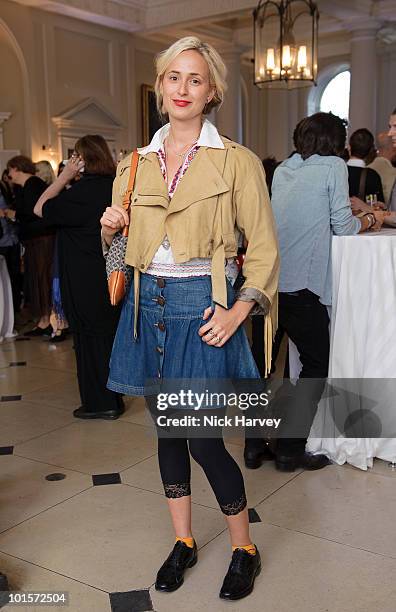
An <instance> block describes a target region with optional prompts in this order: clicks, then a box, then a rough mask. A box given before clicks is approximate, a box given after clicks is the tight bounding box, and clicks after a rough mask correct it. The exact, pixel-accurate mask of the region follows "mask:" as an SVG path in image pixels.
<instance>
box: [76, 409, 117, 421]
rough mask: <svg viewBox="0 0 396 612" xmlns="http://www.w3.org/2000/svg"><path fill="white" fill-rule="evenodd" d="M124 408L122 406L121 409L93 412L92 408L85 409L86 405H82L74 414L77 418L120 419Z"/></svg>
mask: <svg viewBox="0 0 396 612" xmlns="http://www.w3.org/2000/svg"><path fill="white" fill-rule="evenodd" d="M124 412H125V410H124V408H120V409H119V410H103V411H102V412H92V411H90V410H85V408H84V406H80V407H79V408H76V409H75V410H73V416H75V417H76V419H106V420H110V421H114V420H115V419H118V417H120V416H121V415H122V414H124Z"/></svg>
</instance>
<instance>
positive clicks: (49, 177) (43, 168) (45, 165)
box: [36, 159, 55, 185]
mask: <svg viewBox="0 0 396 612" xmlns="http://www.w3.org/2000/svg"><path fill="white" fill-rule="evenodd" d="M36 176H38V177H39V178H41V179H42V180H43V181H44V183H46V184H47V185H52V183H53V182H54V180H55V172H54V171H53V169H52V166H51V164H50V162H49V161H47V160H46V159H43V160H41V161H38V162H36Z"/></svg>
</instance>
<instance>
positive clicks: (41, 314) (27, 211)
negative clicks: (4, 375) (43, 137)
mask: <svg viewBox="0 0 396 612" xmlns="http://www.w3.org/2000/svg"><path fill="white" fill-rule="evenodd" d="M7 171H8V175H9V177H10V180H11V182H12V183H13V184H14V185H17V186H18V187H19V189H17V190H16V201H15V210H16V220H17V221H18V222H19V229H20V234H19V237H20V240H21V242H22V244H23V246H24V247H25V275H24V294H25V302H26V303H27V304H28V306H29V310H30V312H31V314H32V315H33V318H34V319H36V320H37V326H36V327H35V328H34V329H33V330H32V331H30V332H28V333H27V334H26V335H28V336H43V335H51V332H52V328H51V326H50V314H51V309H52V297H51V296H52V263H53V256H54V244H55V230H54V228H51V227H49V226H48V224H46V223H45V222H44V221H43V220H42V219H38V218H37V217H36V215H35V214H33V208H34V206H35V204H36V202H37V200H38V199H39V197H40V196H41V194H42V193H43V192H44V191H45V189H46V187H47V185H46V183H44V181H43V180H41V179H40V178H39V177H38V176H35V174H36V166H35V164H34V163H33V162H32V160H31V159H29V157H25V156H24V155H17V156H16V157H13V158H12V159H10V160H9V162H8V163H7Z"/></svg>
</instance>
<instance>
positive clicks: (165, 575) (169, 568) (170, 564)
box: [155, 540, 198, 593]
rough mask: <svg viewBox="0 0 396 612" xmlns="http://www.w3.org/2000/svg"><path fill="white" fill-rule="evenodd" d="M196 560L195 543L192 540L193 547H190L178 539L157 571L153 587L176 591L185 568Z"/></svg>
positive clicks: (182, 580)
mask: <svg viewBox="0 0 396 612" xmlns="http://www.w3.org/2000/svg"><path fill="white" fill-rule="evenodd" d="M197 561H198V551H197V545H196V543H195V542H194V546H193V548H190V547H189V546H187V544H185V543H184V542H181V541H180V540H179V541H178V542H176V544H175V545H174V547H173V550H172V552H171V553H170V555H169V557H168V558H167V560H166V561H165V563H163V564H162V566H161V567H160V569H159V571H158V574H157V579H156V581H155V589H156V590H157V591H164V592H165V593H171V592H172V591H176V589H178V588H179V587H181V585H182V584H183V582H184V572H185V570H186V569H187V568H188V567H193V565H195V564H196V562H197Z"/></svg>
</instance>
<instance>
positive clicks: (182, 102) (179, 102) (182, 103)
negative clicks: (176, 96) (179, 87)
mask: <svg viewBox="0 0 396 612" xmlns="http://www.w3.org/2000/svg"><path fill="white" fill-rule="evenodd" d="M173 102H174V103H175V104H176V106H182V107H184V106H188V105H189V104H191V102H189V101H188V100H173Z"/></svg>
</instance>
